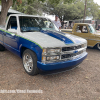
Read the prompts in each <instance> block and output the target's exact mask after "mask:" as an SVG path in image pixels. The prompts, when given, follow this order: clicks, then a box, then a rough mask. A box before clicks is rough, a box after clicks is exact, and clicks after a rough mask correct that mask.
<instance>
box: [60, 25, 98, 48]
mask: <svg viewBox="0 0 100 100" xmlns="http://www.w3.org/2000/svg"><path fill="white" fill-rule="evenodd" d="M62 32H65V33H69V34H73V35H76V36H79V37H82V38H85V39H86V40H87V45H88V46H89V47H96V48H97V49H99V50H100V33H97V32H96V30H95V28H94V27H93V26H92V25H91V24H88V23H75V24H74V26H73V29H72V31H71V30H65V29H62Z"/></svg>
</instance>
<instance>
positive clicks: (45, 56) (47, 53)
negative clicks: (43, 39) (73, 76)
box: [42, 48, 61, 62]
mask: <svg viewBox="0 0 100 100" xmlns="http://www.w3.org/2000/svg"><path fill="white" fill-rule="evenodd" d="M60 53H61V48H47V49H43V51H42V61H43V62H46V61H55V60H59V59H60Z"/></svg>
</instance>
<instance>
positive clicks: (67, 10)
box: [43, 0, 100, 20]
mask: <svg viewBox="0 0 100 100" xmlns="http://www.w3.org/2000/svg"><path fill="white" fill-rule="evenodd" d="M84 4H85V0H75V1H73V2H72V3H66V4H64V3H61V2H59V4H58V5H57V6H55V5H54V4H51V3H50V2H47V4H46V6H44V8H43V9H44V12H46V13H49V14H54V15H58V16H59V18H60V20H62V19H63V20H75V19H83V17H84ZM99 9H100V6H98V5H97V4H96V3H94V2H93V0H87V9H86V17H87V16H93V19H97V18H98V11H99Z"/></svg>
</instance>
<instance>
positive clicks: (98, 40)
mask: <svg viewBox="0 0 100 100" xmlns="http://www.w3.org/2000/svg"><path fill="white" fill-rule="evenodd" d="M87 40H93V41H100V40H96V39H87Z"/></svg>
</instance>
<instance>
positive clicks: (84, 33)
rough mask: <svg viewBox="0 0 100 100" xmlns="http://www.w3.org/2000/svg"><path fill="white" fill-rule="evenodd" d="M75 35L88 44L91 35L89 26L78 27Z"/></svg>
mask: <svg viewBox="0 0 100 100" xmlns="http://www.w3.org/2000/svg"><path fill="white" fill-rule="evenodd" d="M73 34H74V35H77V36H79V37H82V38H84V39H86V40H87V42H88V39H89V33H88V28H87V25H77V26H76V28H75V30H74V33H73Z"/></svg>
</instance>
